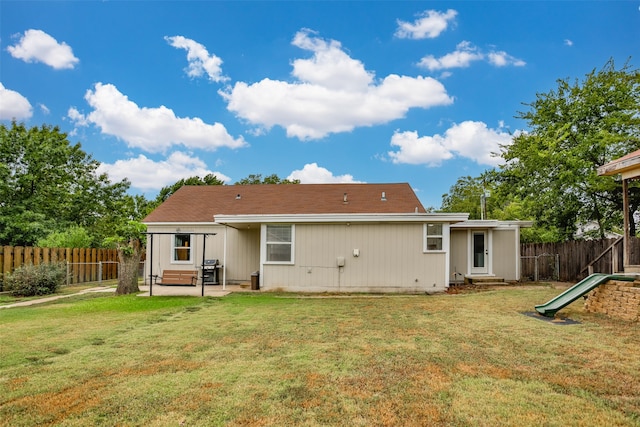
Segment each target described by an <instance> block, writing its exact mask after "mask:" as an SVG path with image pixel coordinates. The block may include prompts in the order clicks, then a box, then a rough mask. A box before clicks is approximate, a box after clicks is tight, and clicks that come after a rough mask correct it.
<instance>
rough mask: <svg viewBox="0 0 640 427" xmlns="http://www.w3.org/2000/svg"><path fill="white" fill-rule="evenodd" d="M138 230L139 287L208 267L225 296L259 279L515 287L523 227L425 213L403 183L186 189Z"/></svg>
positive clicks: (304, 286)
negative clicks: (492, 279) (141, 233)
mask: <svg viewBox="0 0 640 427" xmlns="http://www.w3.org/2000/svg"><path fill="white" fill-rule="evenodd" d="M143 222H144V223H145V224H146V225H147V230H148V233H149V237H150V242H149V243H148V245H147V246H148V248H147V261H146V262H147V265H146V271H147V273H146V275H147V279H146V280H149V277H150V276H152V275H160V276H162V271H164V270H176V269H178V270H179V269H185V270H191V271H193V270H194V269H199V268H201V267H202V266H204V265H205V260H211V259H216V260H218V262H219V264H220V265H221V268H220V283H221V284H222V286H223V287H224V286H225V285H226V284H228V283H229V284H230V283H242V282H248V281H249V280H250V279H251V276H252V275H254V276H255V272H259V281H260V287H261V289H265V290H286V291H305V292H399V293H416V292H419V293H423V292H428V293H431V292H441V291H444V290H446V288H447V287H448V286H449V284H450V283H451V282H453V281H457V280H461V279H464V276H465V275H469V274H475V275H485V276H491V275H502V277H504V278H505V279H507V280H518V279H519V261H520V260H519V227H520V226H521V225H522V223H519V222H515V221H514V222H499V221H468V214H466V213H431V212H427V211H426V210H425V208H424V207H423V206H422V204H421V203H420V201H419V200H418V198H417V197H416V195H415V193H414V191H413V190H412V189H411V187H410V186H409V184H406V183H401V184H278V185H220V186H184V187H182V188H180V189H179V190H178V191H176V192H175V193H174V194H173V195H172V196H171V197H169V198H168V199H167V200H166V201H165V202H164V203H163V204H162V205H160V206H159V207H158V208H157V209H156V210H154V211H153V212H152V213H151V214H149V215H148V216H147V217H146V218H145V219H144V220H143ZM201 277H202V275H200V278H199V282H198V283H202V282H201V280H202V279H201ZM216 283H217V282H216Z"/></svg>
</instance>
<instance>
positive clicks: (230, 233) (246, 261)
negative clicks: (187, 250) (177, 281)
mask: <svg viewBox="0 0 640 427" xmlns="http://www.w3.org/2000/svg"><path fill="white" fill-rule="evenodd" d="M176 229H180V231H179V233H185V234H186V233H217V234H216V235H215V236H213V235H211V236H208V237H207V238H206V244H205V250H206V253H205V259H211V258H217V259H218V260H219V262H220V263H221V264H224V266H223V268H224V274H225V275H226V280H227V281H228V282H233V281H249V280H250V278H251V273H252V272H253V271H256V270H258V269H259V266H260V230H259V229H257V228H256V229H249V230H236V229H234V228H227V256H226V262H225V259H224V239H225V227H224V226H220V225H218V226H214V225H209V226H192V225H181V224H176V225H173V226H153V225H149V226H148V227H147V231H148V232H149V233H152V232H161V233H175V232H176ZM172 239H173V236H172V235H154V236H153V264H151V262H152V256H151V246H150V241H147V261H146V263H145V282H148V276H149V274H150V269H151V268H153V274H154V275H162V271H163V270H165V269H171V270H180V269H184V270H193V269H198V268H200V266H201V265H202V246H203V240H204V237H203V236H199V235H194V236H193V240H195V242H193V243H192V246H193V247H192V257H191V262H189V263H186V264H185V263H175V262H172V261H171V243H172ZM220 279H221V280H222V276H221V277H220Z"/></svg>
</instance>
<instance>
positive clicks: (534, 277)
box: [533, 256, 538, 282]
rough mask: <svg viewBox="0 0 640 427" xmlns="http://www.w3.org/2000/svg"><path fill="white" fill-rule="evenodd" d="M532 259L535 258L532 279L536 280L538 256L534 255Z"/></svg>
mask: <svg viewBox="0 0 640 427" xmlns="http://www.w3.org/2000/svg"><path fill="white" fill-rule="evenodd" d="M534 259H535V263H534V265H535V267H534V270H533V281H534V282H537V281H538V257H537V256H536V257H535V258H534Z"/></svg>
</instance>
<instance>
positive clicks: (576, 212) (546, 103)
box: [500, 60, 640, 240]
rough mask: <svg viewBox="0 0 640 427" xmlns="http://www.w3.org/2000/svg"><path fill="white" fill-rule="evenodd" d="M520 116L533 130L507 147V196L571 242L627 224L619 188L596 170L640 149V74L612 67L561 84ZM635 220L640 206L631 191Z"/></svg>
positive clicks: (639, 197) (504, 171)
mask: <svg viewBox="0 0 640 427" xmlns="http://www.w3.org/2000/svg"><path fill="white" fill-rule="evenodd" d="M557 85H558V87H557V89H555V90H551V91H549V92H547V93H539V94H537V96H536V99H535V101H533V102H532V103H530V104H524V105H526V106H527V107H529V109H528V110H527V111H524V112H520V113H519V114H518V116H517V117H518V118H521V119H524V120H525V121H526V122H527V124H528V127H529V131H528V132H524V133H521V134H520V135H517V136H516V137H515V138H514V139H513V143H512V144H511V145H508V146H505V147H503V150H502V157H503V158H504V159H505V160H506V161H507V163H506V166H504V168H503V169H502V171H501V173H500V179H501V185H502V186H504V190H505V191H506V192H508V193H510V194H512V195H513V196H515V197H518V198H520V199H522V200H523V202H524V203H525V204H526V206H527V208H528V209H529V210H530V213H531V216H532V217H533V218H535V219H536V221H537V222H538V223H539V225H541V226H543V227H546V228H548V229H553V230H556V231H557V233H558V237H559V238H560V239H561V240H564V239H572V238H573V237H574V233H575V231H576V228H577V226H578V225H580V224H586V223H588V222H592V221H593V222H595V223H597V224H598V226H599V230H600V234H601V237H603V236H604V233H605V231H606V230H611V229H613V228H616V227H617V226H619V224H620V223H621V212H622V196H621V183H620V180H619V179H616V178H613V177H601V176H598V175H597V168H598V166H601V165H603V164H605V163H608V162H610V161H612V160H614V159H616V158H619V157H622V156H624V155H626V154H628V153H630V152H632V151H635V150H638V149H639V148H640V115H639V114H638V111H640V72H639V71H638V70H636V69H632V68H631V67H630V66H629V65H628V64H626V65H624V66H623V67H622V68H620V69H616V68H615V65H614V62H613V61H612V60H611V61H609V62H608V63H607V64H606V65H605V66H604V67H603V68H602V69H601V70H599V71H596V70H593V71H591V72H590V73H589V74H587V75H586V76H585V79H584V80H583V81H577V80H576V81H574V82H570V81H569V80H568V79H563V80H558V81H557ZM631 204H632V212H635V211H636V210H637V209H638V207H639V206H640V192H637V191H635V190H634V191H633V192H632V197H631Z"/></svg>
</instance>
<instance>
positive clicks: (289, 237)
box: [265, 225, 293, 263]
mask: <svg viewBox="0 0 640 427" xmlns="http://www.w3.org/2000/svg"><path fill="white" fill-rule="evenodd" d="M266 233H267V235H266V239H265V242H266V247H267V254H266V255H267V259H266V261H267V262H273V263H292V262H293V226H292V225H267V232H266Z"/></svg>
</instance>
